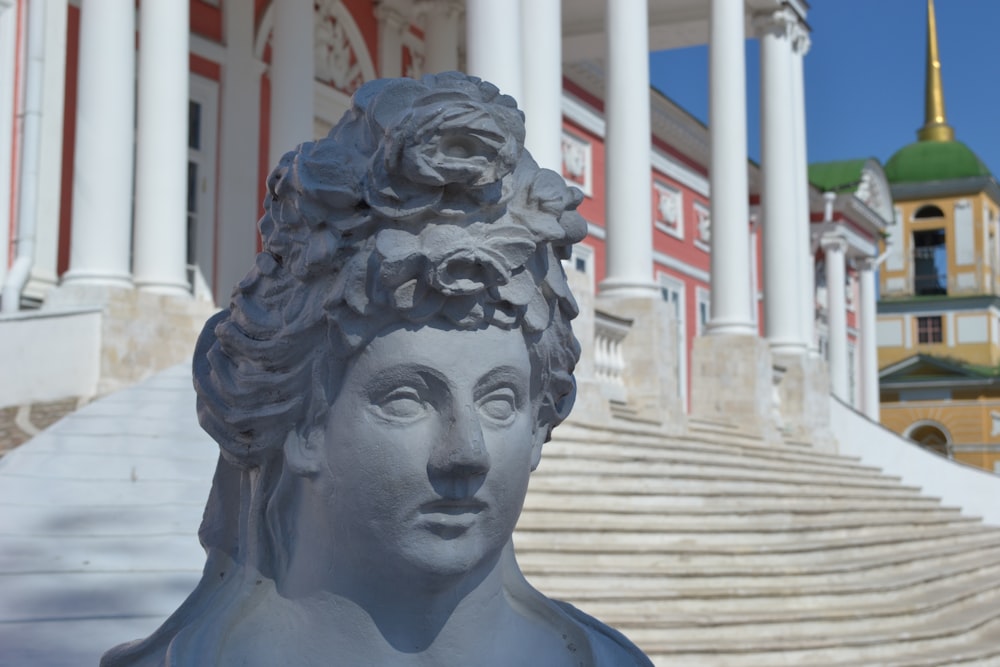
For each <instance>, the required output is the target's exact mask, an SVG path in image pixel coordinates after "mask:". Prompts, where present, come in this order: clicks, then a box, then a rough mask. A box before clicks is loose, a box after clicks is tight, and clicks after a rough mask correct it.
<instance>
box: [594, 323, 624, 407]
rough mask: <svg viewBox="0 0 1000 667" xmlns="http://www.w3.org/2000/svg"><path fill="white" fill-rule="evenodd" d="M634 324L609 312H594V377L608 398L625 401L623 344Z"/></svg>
mask: <svg viewBox="0 0 1000 667" xmlns="http://www.w3.org/2000/svg"><path fill="white" fill-rule="evenodd" d="M631 326H632V321H631V320H627V319H625V318H621V317H615V316H614V315H611V314H609V313H602V312H601V311H596V312H595V313H594V377H595V379H596V380H597V381H598V382H599V383H600V384H601V388H602V390H603V391H604V392H605V395H606V396H607V397H608V398H610V399H612V400H616V401H624V400H625V353H624V351H623V349H622V344H623V342H624V341H625V336H627V335H628V332H629V329H630V328H631Z"/></svg>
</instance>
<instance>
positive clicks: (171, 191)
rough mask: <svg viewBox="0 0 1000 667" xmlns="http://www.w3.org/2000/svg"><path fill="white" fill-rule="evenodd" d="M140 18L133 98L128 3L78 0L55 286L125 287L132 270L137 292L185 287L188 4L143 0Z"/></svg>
mask: <svg viewBox="0 0 1000 667" xmlns="http://www.w3.org/2000/svg"><path fill="white" fill-rule="evenodd" d="M140 21H141V28H142V30H141V40H140V44H139V90H138V100H137V99H136V98H137V96H136V50H135V42H136V32H135V28H136V22H135V12H134V11H133V9H132V5H131V4H128V3H123V2H109V1H107V0H82V2H81V7H80V56H79V74H78V77H79V79H78V86H77V89H78V91H79V94H78V98H77V118H76V123H77V126H76V128H77V129H76V146H75V157H74V164H73V225H72V244H71V248H70V265H69V270H68V272H67V273H66V274H65V275H64V276H63V283H64V284H65V285H74V284H83V285H87V284H93V285H101V286H113V287H131V286H132V285H133V273H134V284H135V285H136V286H138V287H139V288H141V289H144V290H148V291H151V292H158V293H168V294H187V293H188V287H187V276H186V260H187V257H186V253H187V228H186V220H187V211H186V206H185V203H186V201H187V196H186V188H187V99H188V30H189V27H188V3H186V2H172V1H171V0H149V1H147V2H144V3H143V6H142V11H141V15H140ZM143 82H147V83H146V84H145V85H144V84H143ZM153 82H155V85H150V84H151V83H153ZM136 126H138V134H137V135H136V133H135V132H134V131H133V128H134V127H136ZM133 143H134V144H135V146H134V150H135V156H136V157H135V160H133ZM133 179H134V180H133ZM133 184H134V186H135V226H134V229H135V236H134V244H133V243H132V239H133V234H132V231H133V224H132V219H133V216H132V191H133Z"/></svg>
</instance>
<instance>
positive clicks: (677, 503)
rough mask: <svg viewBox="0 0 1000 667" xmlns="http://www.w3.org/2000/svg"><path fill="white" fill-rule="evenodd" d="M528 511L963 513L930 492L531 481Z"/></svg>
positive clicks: (734, 513)
mask: <svg viewBox="0 0 1000 667" xmlns="http://www.w3.org/2000/svg"><path fill="white" fill-rule="evenodd" d="M524 506H525V509H526V511H536V510H544V509H558V510H565V511H573V512H602V511H614V512H631V513H635V514H647V513H657V514H686V515H699V516H704V517H706V518H708V517H711V516H713V515H716V514H733V515H741V514H757V515H767V514H783V515H786V516H803V517H804V516H823V515H836V514H857V513H861V512H870V511H877V512H887V513H896V512H913V511H943V512H949V513H953V514H959V513H960V510H959V509H958V508H954V507H942V506H941V504H940V502H939V501H938V499H936V498H932V497H929V496H916V495H915V496H911V497H906V498H896V499H894V500H893V502H892V503H891V504H887V503H886V502H885V499H884V498H883V497H878V496H876V497H865V496H850V497H846V498H845V497H830V496H812V497H809V496H770V495H766V494H764V495H760V494H758V495H742V496H734V495H730V494H728V493H725V492H724V491H722V492H719V493H716V494H714V495H709V494H707V493H702V494H699V495H697V496H694V495H681V494H667V493H661V494H656V495H650V494H646V495H638V494H634V495H629V494H614V493H603V492H599V491H598V492H594V493H578V492H575V491H566V490H559V491H541V490H538V489H535V488H534V486H532V488H531V491H530V492H529V493H528V496H527V498H526V499H525V504H524Z"/></svg>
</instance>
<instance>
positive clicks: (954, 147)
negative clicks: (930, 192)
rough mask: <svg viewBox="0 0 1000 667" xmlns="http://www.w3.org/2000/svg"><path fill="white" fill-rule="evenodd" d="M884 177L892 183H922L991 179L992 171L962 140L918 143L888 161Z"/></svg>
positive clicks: (907, 147) (905, 147)
mask: <svg viewBox="0 0 1000 667" xmlns="http://www.w3.org/2000/svg"><path fill="white" fill-rule="evenodd" d="M885 175H886V177H887V178H888V179H889V182H890V183H922V182H925V181H947V180H951V179H954V178H969V177H971V176H989V175H990V170H989V169H987V168H986V165H985V164H983V163H982V161H981V160H980V159H979V158H978V157H976V154H975V153H973V152H972V149H970V148H969V147H968V146H966V145H965V144H963V143H962V142H961V141H918V142H916V143H913V144H910V145H909V146H904V147H903V148H900V149H899V150H898V151H896V154H895V155H893V156H892V157H891V158H889V161H888V162H886V163H885Z"/></svg>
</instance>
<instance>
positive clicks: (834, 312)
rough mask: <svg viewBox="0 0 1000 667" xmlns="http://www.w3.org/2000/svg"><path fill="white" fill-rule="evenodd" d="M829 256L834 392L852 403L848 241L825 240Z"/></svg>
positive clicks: (826, 237) (834, 237) (830, 237)
mask: <svg viewBox="0 0 1000 667" xmlns="http://www.w3.org/2000/svg"><path fill="white" fill-rule="evenodd" d="M821 243H822V246H823V252H824V254H825V255H826V262H825V263H826V318H827V323H828V327H829V337H830V341H829V349H830V390H831V391H832V392H833V395H834V396H836V397H837V398H839V399H840V400H842V401H846V402H848V403H850V402H851V397H850V396H849V395H848V390H849V387H848V377H849V375H848V369H847V363H848V359H847V299H846V295H845V292H844V282H845V280H844V279H845V276H846V273H845V268H844V253H845V251H846V250H847V241H846V240H845V239H844V237H843V236H841V235H839V234H836V233H827V234H824V235H823V238H822V241H821Z"/></svg>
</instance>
